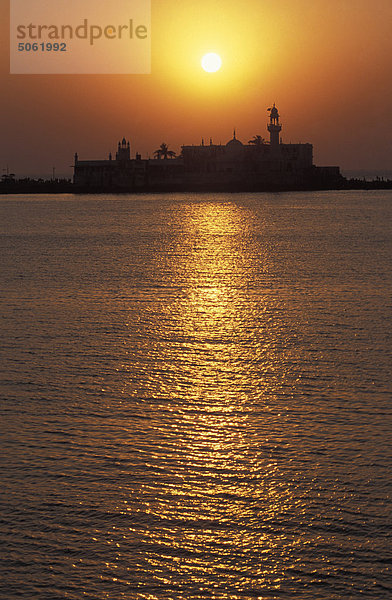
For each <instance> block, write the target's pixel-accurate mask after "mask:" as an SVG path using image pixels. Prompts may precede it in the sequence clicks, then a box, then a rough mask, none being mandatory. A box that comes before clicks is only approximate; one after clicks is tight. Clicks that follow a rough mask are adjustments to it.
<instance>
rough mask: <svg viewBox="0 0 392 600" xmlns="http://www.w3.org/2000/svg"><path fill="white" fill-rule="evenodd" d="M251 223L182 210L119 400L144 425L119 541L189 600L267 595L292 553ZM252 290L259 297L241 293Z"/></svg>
mask: <svg viewBox="0 0 392 600" xmlns="http://www.w3.org/2000/svg"><path fill="white" fill-rule="evenodd" d="M252 218H253V217H252V214H251V212H250V211H247V210H246V209H244V208H241V207H238V206H236V205H235V204H233V203H221V204H209V203H208V202H205V203H198V204H191V205H189V206H186V207H184V211H183V214H181V215H179V216H178V220H177V222H176V223H175V227H173V229H174V231H173V237H172V239H171V240H168V251H167V253H166V255H165V256H164V257H162V256H160V257H157V261H159V265H160V269H161V270H162V272H163V277H164V279H165V280H166V281H169V282H170V284H168V286H167V288H166V289H164V290H163V294H164V295H165V294H166V296H165V303H164V304H163V305H161V306H160V308H159V310H160V311H161V312H162V311H163V313H164V318H163V319H162V320H161V321H160V322H159V323H157V322H156V321H155V320H154V307H153V306H151V305H149V304H146V305H145V307H144V310H145V311H146V313H145V314H144V316H143V319H144V320H143V321H139V323H138V327H139V331H138V333H139V343H140V346H139V348H138V349H137V350H136V351H135V349H133V350H132V349H130V352H129V356H130V358H131V359H132V361H133V363H134V364H133V366H132V369H133V375H132V374H131V377H130V378H129V379H127V383H126V385H124V389H123V394H124V395H125V394H126V395H128V396H129V395H130V394H131V395H132V396H133V397H136V398H139V403H140V405H139V407H140V411H141V413H142V414H143V415H144V419H143V422H142V424H141V428H143V431H142V429H141V430H140V431H139V432H137V435H138V440H139V441H138V444H139V445H138V447H137V449H136V448H135V452H136V454H137V458H136V466H135V470H134V471H133V473H132V478H133V480H135V479H136V480H137V481H139V482H140V484H139V486H138V492H137V494H135V490H134V482H133V485H132V490H133V491H132V494H131V496H130V497H129V498H128V499H127V505H126V507H118V509H121V510H123V511H124V512H125V514H127V515H129V516H130V517H131V521H135V522H136V523H137V526H135V527H131V528H130V529H129V533H128V534H127V536H125V541H127V543H129V536H130V537H131V538H135V540H137V544H139V545H140V544H141V545H142V546H143V545H145V551H144V556H145V563H144V567H143V568H146V569H147V571H148V570H150V571H151V573H153V578H154V581H156V582H157V583H158V582H159V583H160V584H162V585H168V586H170V585H171V582H173V581H174V579H175V577H174V575H175V574H176V578H177V579H178V575H179V574H180V575H181V578H183V580H184V582H187V583H186V586H187V589H188V590H189V589H190V587H191V588H192V590H198V593H200V597H202V596H203V594H204V595H205V592H203V589H209V590H210V594H211V595H209V596H208V597H211V598H212V597H214V595H213V593H212V591H213V589H216V592H217V593H218V592H220V594H221V595H219V596H218V595H217V596H216V597H219V598H224V597H227V598H229V597H230V598H236V597H239V596H236V593H235V592H236V591H237V592H240V591H241V589H243V590H245V589H247V588H249V589H256V588H257V587H260V586H261V585H262V583H263V582H264V583H265V582H267V581H269V583H270V585H273V586H276V588H279V585H280V584H279V581H280V578H281V576H282V573H283V572H284V570H285V567H286V565H287V563H288V562H289V557H290V555H291V552H292V548H293V547H294V545H295V544H296V543H298V541H297V539H296V538H295V536H292V535H289V534H288V533H287V532H286V531H285V526H284V524H285V523H286V522H287V520H288V519H289V515H290V512H291V511H292V510H293V499H292V495H291V483H290V481H288V480H287V478H285V476H284V474H282V473H281V472H280V470H279V467H278V461H277V459H276V458H274V457H273V456H272V455H273V452H271V450H272V448H273V444H271V443H270V442H269V439H268V435H266V432H268V426H267V425H266V423H267V422H270V423H271V424H273V426H274V427H276V426H277V425H278V426H279V423H280V421H281V415H280V413H278V412H277V411H276V410H274V409H273V408H271V403H272V402H273V399H274V397H278V396H279V394H280V393H281V390H282V389H283V387H284V386H285V385H286V397H287V386H288V384H286V382H285V370H286V365H285V347H288V345H287V340H285V339H283V338H284V335H285V324H284V321H283V319H282V316H281V315H282V308H281V302H280V300H279V298H276V296H275V295H274V294H271V290H270V285H271V281H270V275H269V260H268V252H267V251H266V249H265V248H263V246H262V244H261V242H260V240H259V239H258V238H257V237H256V235H255V231H257V229H256V226H257V224H255V223H254V222H253V221H252ZM250 240H251V241H250ZM255 240H256V242H255ZM260 276H261V278H262V281H264V282H265V289H263V288H262V287H260V286H255V285H254V281H255V280H257V279H258V280H260ZM173 290H175V293H173ZM143 350H145V352H146V354H144V355H142V352H143ZM137 352H139V356H137ZM135 363H136V369H135ZM123 368H124V370H125V372H126V371H127V369H126V365H124V366H123ZM157 414H159V417H157ZM146 427H147V431H146ZM132 433H133V435H134V434H135V432H134V431H133V432H132ZM130 435H131V432H130ZM131 437H132V435H131ZM276 523H281V527H279V528H277V527H276V525H273V524H276ZM119 553H120V554H121V544H120V550H119ZM271 556H273V557H274V559H273V560H271ZM239 561H240V562H239ZM239 574H241V576H240V577H239ZM181 578H180V579H181ZM211 582H214V583H213V585H212V584H211ZM239 582H241V583H240V588H241V586H243V587H242V588H241V589H240V588H238V585H239ZM234 585H236V586H237V588H236V589H234V588H232V587H231V586H234ZM141 586H142V584H141ZM189 586H190V587H189ZM214 586H215V587H214ZM142 587H143V586H142ZM141 589H142V588H141ZM225 590H230V595H228V596H226V595H222V593H223V592H224V591H225ZM176 593H177V594H178V596H176V597H178V598H182V597H184V598H185V597H187V596H186V594H185V595H184V596H182V595H181V593H182V592H181V589H180V588H178V589H177V591H176ZM225 593H226V591H225ZM227 593H229V592H227ZM140 597H142V596H140ZM145 597H147V596H145ZM192 597H194V598H197V597H199V595H193V596H192Z"/></svg>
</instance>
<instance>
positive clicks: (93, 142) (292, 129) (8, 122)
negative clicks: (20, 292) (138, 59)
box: [0, 0, 392, 175]
mask: <svg viewBox="0 0 392 600" xmlns="http://www.w3.org/2000/svg"><path fill="white" fill-rule="evenodd" d="M26 1H27V0H26ZM8 5H9V2H8V0H0V7H1V45H2V47H1V56H0V73H1V95H0V110H1V112H0V114H1V137H0V168H1V169H4V168H5V167H6V165H7V164H8V165H9V167H10V169H11V170H12V171H13V172H15V173H16V174H17V175H21V174H50V173H51V170H52V166H53V165H55V166H56V171H57V173H69V174H71V170H70V169H69V165H71V163H72V162H73V154H74V152H75V151H77V152H78V153H79V157H80V158H81V159H83V158H85V159H87V158H105V157H106V156H107V154H108V152H109V151H110V150H111V151H115V149H116V144H117V141H118V140H119V139H120V138H122V137H123V136H125V137H126V138H127V139H128V138H129V139H130V140H131V144H132V149H133V152H134V151H136V150H137V151H139V152H141V153H142V155H143V156H146V155H147V154H148V153H150V154H151V155H152V153H153V151H154V150H155V149H156V148H157V147H158V146H159V145H160V144H161V143H162V142H163V141H164V142H166V143H167V144H168V145H169V147H170V148H172V149H174V150H176V151H178V150H179V149H180V146H181V144H192V143H195V144H197V143H200V140H201V137H204V138H205V139H206V140H209V138H210V137H212V138H213V140H214V142H217V143H219V142H220V141H221V142H222V143H225V142H227V141H228V140H229V139H230V138H231V136H232V130H233V127H236V130H237V137H238V138H240V139H241V140H242V141H244V142H246V141H248V140H249V139H250V138H251V137H252V136H253V135H255V134H260V135H262V136H265V137H266V135H267V132H266V129H265V127H266V119H267V113H266V108H267V107H268V106H270V105H271V104H272V103H273V102H276V104H277V106H278V108H279V110H280V113H281V118H282V122H283V130H282V136H283V140H284V141H285V142H290V141H292V142H311V143H313V145H314V158H315V163H316V164H318V165H340V166H341V167H342V169H358V170H359V169H380V170H385V171H392V114H391V113H392V111H391V108H392V76H391V75H392V36H391V25H392V2H391V0H372V1H370V0H275V1H271V0H269V1H266V0H241V1H240V0H236V1H235V2H234V1H233V0H181V1H174V0H172V1H171V2H167V1H163V0H152V74H151V75H50V76H45V75H9V48H8V46H9V32H8V30H9V8H8ZM208 51H215V52H217V53H219V54H220V55H221V56H222V59H223V68H222V70H221V71H220V72H218V73H216V74H207V73H204V72H203V71H202V69H201V67H200V59H201V57H202V55H203V54H204V53H206V52H208Z"/></svg>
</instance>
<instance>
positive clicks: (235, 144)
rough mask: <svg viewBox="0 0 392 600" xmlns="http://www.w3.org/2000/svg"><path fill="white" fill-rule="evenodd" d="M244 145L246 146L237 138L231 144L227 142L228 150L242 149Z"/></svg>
mask: <svg viewBox="0 0 392 600" xmlns="http://www.w3.org/2000/svg"><path fill="white" fill-rule="evenodd" d="M243 145H244V144H243V143H242V142H240V140H237V138H235V137H233V139H232V140H230V142H227V144H226V148H242V146H243Z"/></svg>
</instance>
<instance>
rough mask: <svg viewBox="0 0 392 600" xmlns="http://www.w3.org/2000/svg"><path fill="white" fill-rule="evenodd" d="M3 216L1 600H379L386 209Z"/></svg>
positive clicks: (386, 564)
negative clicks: (349, 599) (35, 599)
mask: <svg viewBox="0 0 392 600" xmlns="http://www.w3.org/2000/svg"><path fill="white" fill-rule="evenodd" d="M0 207H1V222H0V231H1V237H0V246H1V247H0V252H1V260H2V264H3V267H2V279H3V281H2V311H1V322H2V365H3V371H2V383H1V392H2V394H1V395H2V405H1V406H2V408H1V414H2V421H1V433H2V437H1V456H2V494H1V508H2V517H1V523H0V530H1V537H2V544H1V550H0V553H1V555H2V567H1V569H2V571H3V575H4V576H3V578H2V582H1V584H0V596H1V598H2V599H5V600H14V599H26V600H27V599H29V600H31V599H33V598H37V599H40V600H41V599H42V600H56V599H72V600H76V599H77V600H79V599H88V600H104V599H105V600H124V599H130V600H131V599H139V598H140V599H149V600H154V599H157V600H161V599H162V600H163V599H171V600H188V599H189V600H194V599H201V598H203V599H222V600H223V599H225V600H233V599H251V598H252V599H253V598H260V599H281V598H282V599H293V600H294V599H296V600H297V599H301V600H316V599H317V600H319V599H320V600H323V599H325V600H342V599H347V598H353V599H356V598H366V599H374V600H379V599H384V598H385V599H389V598H391V594H392V583H391V582H392V577H391V561H392V539H391V538H392V535H391V526H392V523H391V503H390V498H391V477H390V465H391V457H392V456H391V455H392V452H391V446H392V444H391V395H392V394H391V365H392V356H391V354H392V351H391V329H392V328H391V325H392V323H391V321H392V319H391V314H392V310H391V298H392V283H391V282H392V278H391V265H392V234H391V217H392V193H391V192H324V193H287V194H276V195H268V194H236V195H224V194H219V195H218V194H217V195H208V194H200V195H180V194H178V195H166V196H159V195H149V196H110V197H109V196H108V197H105V196H80V197H75V196H72V195H69V196H30V197H23V196H13V197H12V196H9V197H2V198H0Z"/></svg>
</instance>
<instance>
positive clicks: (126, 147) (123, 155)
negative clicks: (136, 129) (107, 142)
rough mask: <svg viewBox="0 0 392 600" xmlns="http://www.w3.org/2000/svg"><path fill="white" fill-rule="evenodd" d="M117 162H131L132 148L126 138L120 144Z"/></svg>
mask: <svg viewBox="0 0 392 600" xmlns="http://www.w3.org/2000/svg"><path fill="white" fill-rule="evenodd" d="M116 160H117V161H120V162H125V161H127V160H131V146H130V144H129V142H127V140H126V139H125V138H123V139H122V141H121V142H118V148H117V154H116Z"/></svg>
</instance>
